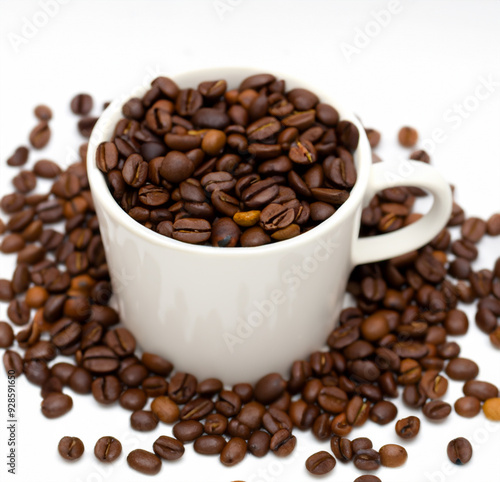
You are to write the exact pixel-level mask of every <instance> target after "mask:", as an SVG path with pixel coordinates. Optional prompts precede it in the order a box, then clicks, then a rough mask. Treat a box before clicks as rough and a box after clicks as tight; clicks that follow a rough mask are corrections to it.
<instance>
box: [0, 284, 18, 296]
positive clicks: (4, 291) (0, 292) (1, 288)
mask: <svg viewBox="0 0 500 482" xmlns="http://www.w3.org/2000/svg"><path fill="white" fill-rule="evenodd" d="M15 295H16V294H15V292H14V290H13V289H12V283H11V282H10V281H9V280H6V279H1V280H0V300H1V301H11V300H12V299H13V298H14V296H15Z"/></svg>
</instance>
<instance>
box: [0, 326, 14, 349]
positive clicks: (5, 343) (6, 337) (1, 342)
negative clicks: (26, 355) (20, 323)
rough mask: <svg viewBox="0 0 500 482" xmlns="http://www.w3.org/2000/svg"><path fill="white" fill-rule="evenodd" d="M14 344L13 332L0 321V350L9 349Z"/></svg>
mask: <svg viewBox="0 0 500 482" xmlns="http://www.w3.org/2000/svg"><path fill="white" fill-rule="evenodd" d="M13 342H14V331H13V330H12V327H11V326H10V325H9V324H8V323H6V322H5V321H0V348H9V347H10V346H11V345H12V343H13Z"/></svg>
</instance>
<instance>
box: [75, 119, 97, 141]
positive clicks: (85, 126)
mask: <svg viewBox="0 0 500 482" xmlns="http://www.w3.org/2000/svg"><path fill="white" fill-rule="evenodd" d="M97 121H98V118H97V117H83V118H82V119H80V120H79V121H78V131H79V132H80V134H81V135H82V136H83V137H86V138H89V137H90V134H91V133H92V129H93V128H94V126H95V124H96V122H97Z"/></svg>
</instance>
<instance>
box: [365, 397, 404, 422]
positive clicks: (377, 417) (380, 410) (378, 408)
mask: <svg viewBox="0 0 500 482" xmlns="http://www.w3.org/2000/svg"><path fill="white" fill-rule="evenodd" d="M397 414H398V409H397V407H396V406H395V405H394V404H393V403H392V402H389V401H387V400H383V401H380V402H377V403H376V404H375V405H373V407H372V408H371V410H370V420H372V421H373V422H375V423H378V424H379V425H385V424H387V423H390V422H392V421H393V420H394V419H395V418H396V416H397Z"/></svg>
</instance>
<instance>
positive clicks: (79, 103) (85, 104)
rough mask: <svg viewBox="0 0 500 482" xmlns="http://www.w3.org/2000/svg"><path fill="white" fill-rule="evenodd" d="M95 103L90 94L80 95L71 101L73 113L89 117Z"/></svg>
mask: <svg viewBox="0 0 500 482" xmlns="http://www.w3.org/2000/svg"><path fill="white" fill-rule="evenodd" d="M93 104H94V102H93V100H92V97H91V96H90V95H89V94H78V95H75V97H73V99H72V100H71V104H70V107H71V111H72V112H73V114H76V115H87V114H88V113H89V112H90V111H91V110H92V106H93Z"/></svg>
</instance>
